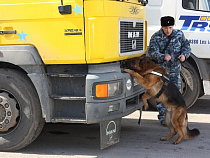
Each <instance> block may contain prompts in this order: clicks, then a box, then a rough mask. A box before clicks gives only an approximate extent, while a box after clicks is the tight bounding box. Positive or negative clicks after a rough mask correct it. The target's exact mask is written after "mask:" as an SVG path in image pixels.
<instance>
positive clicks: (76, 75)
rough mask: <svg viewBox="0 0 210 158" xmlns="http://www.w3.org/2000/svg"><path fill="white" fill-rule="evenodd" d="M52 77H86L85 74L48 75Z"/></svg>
mask: <svg viewBox="0 0 210 158" xmlns="http://www.w3.org/2000/svg"><path fill="white" fill-rule="evenodd" d="M47 75H48V76H50V77H69V78H70V77H85V76H86V75H85V74H59V73H47Z"/></svg>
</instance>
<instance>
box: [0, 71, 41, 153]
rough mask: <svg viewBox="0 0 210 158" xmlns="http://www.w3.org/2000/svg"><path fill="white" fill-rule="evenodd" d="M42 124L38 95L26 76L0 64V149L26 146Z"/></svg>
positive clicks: (39, 130) (36, 134) (12, 149)
mask: <svg viewBox="0 0 210 158" xmlns="http://www.w3.org/2000/svg"><path fill="white" fill-rule="evenodd" d="M43 126H44V119H43V118H42V113H41V106H40V102H39V99H38V95H37V93H36V90H35V88H34V87H33V85H32V83H31V81H30V80H29V78H28V76H27V75H25V74H24V73H22V72H20V71H17V70H13V69H7V68H0V150H1V151H15V150H19V149H21V148H23V147H25V146H27V145H28V144H30V143H31V142H32V141H33V140H35V139H36V137H37V136H38V135H39V134H40V132H41V130H42V128H43Z"/></svg>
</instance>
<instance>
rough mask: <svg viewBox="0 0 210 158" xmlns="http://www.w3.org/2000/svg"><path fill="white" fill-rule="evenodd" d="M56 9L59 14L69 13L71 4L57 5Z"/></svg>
mask: <svg viewBox="0 0 210 158" xmlns="http://www.w3.org/2000/svg"><path fill="white" fill-rule="evenodd" d="M58 10H59V13H60V14H71V5H59V6H58Z"/></svg>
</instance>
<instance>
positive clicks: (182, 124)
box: [124, 57, 200, 144]
mask: <svg viewBox="0 0 210 158" xmlns="http://www.w3.org/2000/svg"><path fill="white" fill-rule="evenodd" d="M125 65H126V66H125V67H126V68H128V69H124V71H125V72H128V73H129V74H130V75H132V76H133V77H134V78H135V79H136V80H137V82H138V83H139V84H140V85H141V86H142V87H143V88H145V90H146V93H145V94H144V95H143V96H142V101H143V103H144V108H145V109H147V108H148V103H147V100H148V99H149V98H151V97H155V96H156V95H157V93H158V92H159V91H160V89H161V88H162V86H163V81H162V79H161V77H160V76H157V75H154V74H151V72H152V71H156V72H159V73H161V74H166V73H167V70H166V69H164V68H163V67H162V66H160V65H159V64H156V63H154V62H153V61H151V60H150V59H149V57H136V58H133V59H130V60H127V61H126V62H125ZM155 100H156V101H158V102H161V103H162V104H163V105H164V106H165V107H166V116H165V123H166V126H167V127H168V128H169V129H170V135H169V136H167V137H163V138H161V140H163V141H166V140H169V139H171V138H172V137H173V136H175V135H176V134H177V133H178V139H177V140H176V141H175V142H174V144H178V143H180V142H181V140H182V139H183V138H184V139H193V138H194V137H195V136H197V135H199V134H200V132H199V130H198V129H193V130H189V128H188V125H187V108H186V104H185V101H184V99H183V97H182V95H181V93H180V92H179V90H178V88H177V87H176V85H174V84H173V83H172V82H169V84H168V86H167V87H166V88H165V90H164V91H163V93H162V94H161V95H160V96H159V97H158V98H157V97H156V98H155Z"/></svg>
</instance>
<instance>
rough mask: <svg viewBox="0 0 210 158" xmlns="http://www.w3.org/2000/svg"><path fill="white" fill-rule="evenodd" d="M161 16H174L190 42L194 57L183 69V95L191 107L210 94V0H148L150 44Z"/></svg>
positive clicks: (178, 26)
mask: <svg viewBox="0 0 210 158" xmlns="http://www.w3.org/2000/svg"><path fill="white" fill-rule="evenodd" d="M162 16H172V17H174V18H175V25H174V28H175V29H179V30H182V31H183V32H184V34H185V37H186V38H187V39H188V40H189V41H190V45H191V49H192V50H191V56H190V57H189V58H188V59H187V61H186V62H184V63H183V66H182V72H181V78H182V94H183V97H184V99H185V101H186V104H187V107H188V108H189V107H191V106H192V105H193V103H194V102H195V101H196V100H197V99H198V97H200V96H203V95H210V0H148V5H147V6H146V20H147V21H148V36H147V37H148V39H147V40H148V45H149V40H150V37H151V36H152V35H153V33H155V32H156V31H158V30H159V29H160V28H161V27H160V18H161V17H162Z"/></svg>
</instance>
